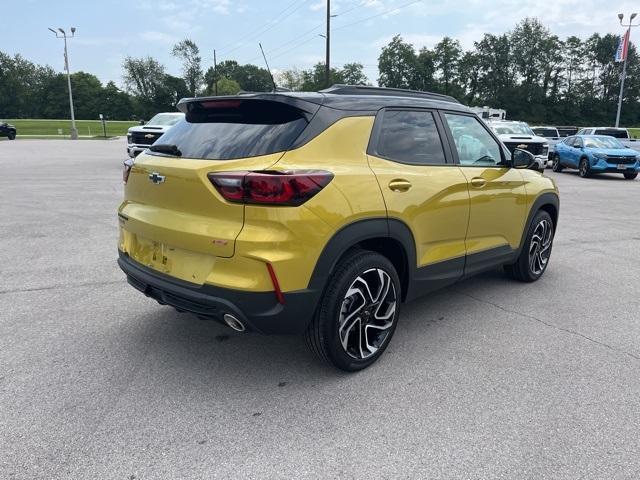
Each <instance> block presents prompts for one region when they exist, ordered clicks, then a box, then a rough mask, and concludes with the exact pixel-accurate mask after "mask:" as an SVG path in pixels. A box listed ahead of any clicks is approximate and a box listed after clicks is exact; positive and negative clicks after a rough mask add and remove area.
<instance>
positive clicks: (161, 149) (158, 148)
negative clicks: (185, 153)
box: [149, 143, 182, 157]
mask: <svg viewBox="0 0 640 480" xmlns="http://www.w3.org/2000/svg"><path fill="white" fill-rule="evenodd" d="M149 150H151V151H152V152H158V153H167V154H169V155H173V156H175V157H181V156H182V152H181V151H180V149H179V148H178V147H177V146H176V145H174V144H172V143H155V144H153V145H151V146H150V147H149Z"/></svg>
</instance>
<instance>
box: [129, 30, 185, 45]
mask: <svg viewBox="0 0 640 480" xmlns="http://www.w3.org/2000/svg"><path fill="white" fill-rule="evenodd" d="M138 36H139V37H140V39H141V40H145V41H147V42H154V43H164V44H173V43H176V42H178V41H179V40H180V39H179V37H176V36H175V35H171V34H169V33H165V32H158V31H155V30H149V31H146V32H142V33H140V34H139V35H138Z"/></svg>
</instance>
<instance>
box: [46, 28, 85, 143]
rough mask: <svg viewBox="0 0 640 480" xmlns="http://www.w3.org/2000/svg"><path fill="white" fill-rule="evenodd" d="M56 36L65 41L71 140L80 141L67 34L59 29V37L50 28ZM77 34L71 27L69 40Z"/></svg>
mask: <svg viewBox="0 0 640 480" xmlns="http://www.w3.org/2000/svg"><path fill="white" fill-rule="evenodd" d="M49 30H51V31H52V32H53V34H54V35H55V36H56V38H63V39H64V68H65V70H66V71H67V84H68V86H69V108H70V109H71V140H77V139H78V129H77V128H76V116H75V113H74V112H73V94H72V93H71V73H70V72H69V54H68V53H67V34H66V32H65V31H64V30H63V29H62V28H58V32H60V33H61V34H62V35H59V34H58V32H56V31H55V30H54V29H53V28H49ZM75 34H76V27H71V35H70V36H69V38H73V37H74V36H75Z"/></svg>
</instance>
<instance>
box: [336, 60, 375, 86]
mask: <svg viewBox="0 0 640 480" xmlns="http://www.w3.org/2000/svg"><path fill="white" fill-rule="evenodd" d="M339 76H340V77H341V79H342V81H343V82H344V83H346V84H347V85H367V84H368V83H369V79H368V78H367V76H366V75H365V73H364V65H362V64H361V63H357V62H354V63H345V64H344V65H343V66H342V68H341V69H340V72H339Z"/></svg>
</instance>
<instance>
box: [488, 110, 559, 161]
mask: <svg viewBox="0 0 640 480" xmlns="http://www.w3.org/2000/svg"><path fill="white" fill-rule="evenodd" d="M487 125H488V126H489V128H491V130H493V132H494V133H495V134H496V135H497V136H498V138H499V139H500V141H501V142H502V143H504V145H505V147H507V148H508V149H509V151H510V152H512V153H513V151H514V150H515V149H516V148H520V149H522V150H527V151H528V152H531V153H532V154H533V156H534V157H535V158H536V168H537V169H538V170H540V171H543V170H544V169H545V168H546V167H547V162H548V160H549V158H548V155H549V142H548V141H547V139H546V138H544V137H539V136H538V135H536V134H535V133H533V130H531V128H529V125H527V124H526V123H525V122H515V121H512V120H498V121H495V120H491V121H488V122H487Z"/></svg>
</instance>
